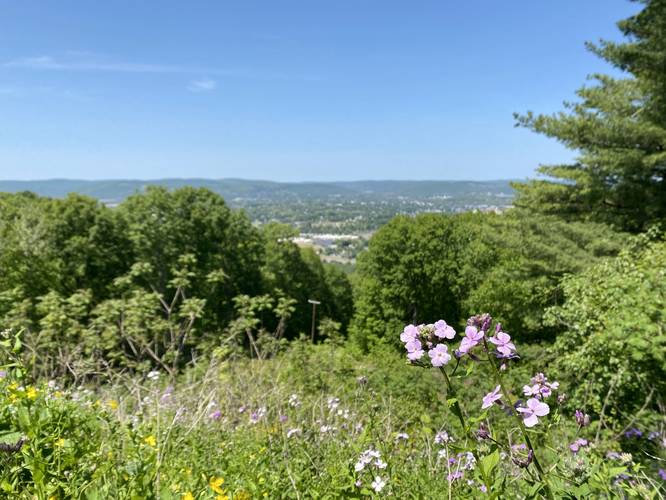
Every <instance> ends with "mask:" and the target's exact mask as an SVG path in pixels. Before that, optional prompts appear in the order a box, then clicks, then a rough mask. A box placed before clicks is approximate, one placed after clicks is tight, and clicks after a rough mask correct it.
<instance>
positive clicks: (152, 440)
mask: <svg viewBox="0 0 666 500" xmlns="http://www.w3.org/2000/svg"><path fill="white" fill-rule="evenodd" d="M143 442H144V443H146V444H147V445H148V446H152V447H153V448H155V447H156V446H157V440H156V439H155V436H153V435H152V434H151V435H150V436H148V437H147V438H146V439H144V440H143Z"/></svg>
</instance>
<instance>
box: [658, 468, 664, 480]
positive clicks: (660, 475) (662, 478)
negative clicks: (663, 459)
mask: <svg viewBox="0 0 666 500" xmlns="http://www.w3.org/2000/svg"><path fill="white" fill-rule="evenodd" d="M657 474H659V477H660V478H661V480H662V481H666V470H664V469H659V472H657Z"/></svg>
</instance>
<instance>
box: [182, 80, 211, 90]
mask: <svg viewBox="0 0 666 500" xmlns="http://www.w3.org/2000/svg"><path fill="white" fill-rule="evenodd" d="M216 88H217V82H216V81H215V80H211V79H210V78H201V79H199V80H192V81H191V82H190V84H189V85H188V86H187V89H188V90H189V91H191V92H211V91H212V90H215V89H216Z"/></svg>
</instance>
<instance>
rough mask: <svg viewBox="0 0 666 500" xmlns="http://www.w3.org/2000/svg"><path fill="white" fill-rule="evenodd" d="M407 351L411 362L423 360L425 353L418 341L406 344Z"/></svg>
mask: <svg viewBox="0 0 666 500" xmlns="http://www.w3.org/2000/svg"><path fill="white" fill-rule="evenodd" d="M405 349H407V358H408V359H410V360H411V361H416V360H417V359H421V358H422V357H423V355H424V354H425V352H424V351H423V346H422V345H421V342H420V341H418V340H410V341H409V342H407V343H406V344H405Z"/></svg>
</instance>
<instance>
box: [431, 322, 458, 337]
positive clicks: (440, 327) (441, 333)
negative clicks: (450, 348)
mask: <svg viewBox="0 0 666 500" xmlns="http://www.w3.org/2000/svg"><path fill="white" fill-rule="evenodd" d="M434 326H435V335H436V336H438V337H439V338H440V339H452V338H453V337H455V336H456V331H455V330H454V329H453V328H451V327H450V326H449V325H447V324H446V321H444V320H443V319H440V320H439V321H436V322H435V325H434Z"/></svg>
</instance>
